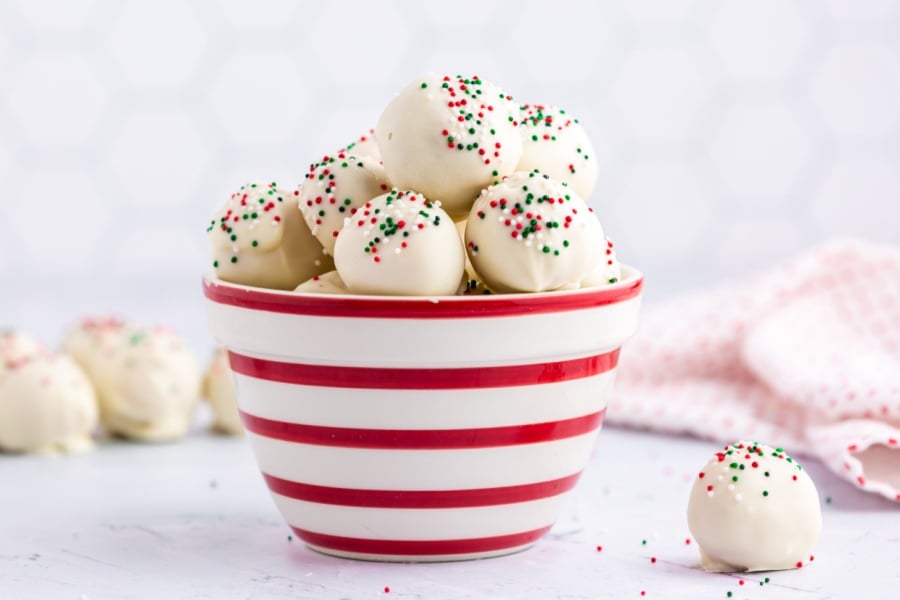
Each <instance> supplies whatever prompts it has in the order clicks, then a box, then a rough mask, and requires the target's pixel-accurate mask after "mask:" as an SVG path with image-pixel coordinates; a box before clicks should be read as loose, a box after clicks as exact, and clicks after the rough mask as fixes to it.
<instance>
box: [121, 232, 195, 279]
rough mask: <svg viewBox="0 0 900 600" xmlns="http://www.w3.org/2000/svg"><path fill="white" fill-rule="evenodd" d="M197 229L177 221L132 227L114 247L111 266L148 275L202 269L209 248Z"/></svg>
mask: <svg viewBox="0 0 900 600" xmlns="http://www.w3.org/2000/svg"><path fill="white" fill-rule="evenodd" d="M189 225H190V224H189ZM200 230H201V228H199V227H194V228H191V229H187V228H186V227H184V226H177V225H175V226H166V227H149V228H141V229H136V230H134V231H132V232H131V234H130V235H128V236H127V237H126V238H125V239H124V240H123V241H122V242H121V243H120V244H119V245H118V247H117V248H116V257H115V261H114V268H115V269H116V270H117V271H120V272H123V273H142V274H148V275H150V276H153V275H159V274H161V273H168V274H175V273H202V272H203V271H204V270H205V269H207V268H208V267H207V262H208V261H207V260H206V256H207V254H208V253H209V248H208V247H207V245H206V244H205V243H204V242H205V241H206V240H205V237H204V236H203V234H202V233H198V231H200Z"/></svg>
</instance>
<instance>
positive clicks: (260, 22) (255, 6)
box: [216, 0, 310, 30]
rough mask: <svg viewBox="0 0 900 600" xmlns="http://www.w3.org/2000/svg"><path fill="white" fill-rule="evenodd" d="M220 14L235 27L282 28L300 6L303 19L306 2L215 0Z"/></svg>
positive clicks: (306, 10) (296, 12) (290, 0)
mask: <svg viewBox="0 0 900 600" xmlns="http://www.w3.org/2000/svg"><path fill="white" fill-rule="evenodd" d="M216 4H217V5H218V6H219V9H220V10H221V13H222V15H224V16H225V18H226V19H227V20H228V21H229V23H230V24H231V25H232V26H233V27H235V28H236V29H240V30H244V29H282V28H285V27H290V26H291V25H292V21H293V20H294V18H295V17H296V16H297V14H298V12H299V10H300V8H301V7H303V8H304V14H303V15H302V16H303V18H304V19H306V18H307V16H308V15H307V13H308V12H310V9H309V8H308V7H309V5H308V4H303V3H300V2H295V1H294V0H254V1H253V2H247V1H246V0H217V2H216Z"/></svg>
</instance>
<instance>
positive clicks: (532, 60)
mask: <svg viewBox="0 0 900 600" xmlns="http://www.w3.org/2000/svg"><path fill="white" fill-rule="evenodd" d="M599 5H601V3H596V4H594V5H592V11H591V12H592V13H593V12H595V11H596V10H597V7H598V6H599ZM579 6H583V5H582V4H580V3H579V2H575V1H573V0H557V1H556V2H554V3H553V4H552V5H550V6H548V4H547V3H546V2H542V1H540V0H531V1H530V2H527V3H526V4H524V6H522V7H521V8H519V9H517V10H516V11H515V12H514V14H513V15H511V16H510V24H511V25H512V29H510V31H509V35H510V36H511V37H510V46H511V47H512V48H515V49H516V50H518V52H519V56H520V58H521V61H522V64H523V65H524V67H525V68H527V69H528V71H529V72H530V74H531V77H532V78H534V79H537V80H540V81H545V82H549V83H555V82H573V83H574V82H577V83H579V84H580V83H583V82H584V79H585V75H586V74H587V73H591V72H592V70H593V69H594V67H595V65H596V64H597V62H598V61H599V59H600V57H601V56H602V55H603V54H604V53H606V52H607V50H608V48H609V46H610V45H611V44H612V31H611V29H610V25H611V24H610V23H609V22H608V21H607V20H606V19H604V18H602V15H594V14H592V15H591V17H592V18H580V19H579V18H574V19H573V18H572V15H573V14H578V13H579V12H582V11H581V10H579Z"/></svg>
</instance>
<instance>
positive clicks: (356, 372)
mask: <svg viewBox="0 0 900 600" xmlns="http://www.w3.org/2000/svg"><path fill="white" fill-rule="evenodd" d="M228 356H229V359H230V362H231V369H232V371H235V372H236V373H240V374H241V375H246V376H248V377H254V378H256V379H265V380H266V381H278V382H281V383H292V384H299V385H311V386H318V387H332V388H353V389H378V390H461V389H471V388H496V387H517V386H523V385H535V384H540V383H558V382H560V381H569V380H571V379H582V378H584V377H591V376H592V375H599V374H600V373H605V372H607V371H610V370H612V369H614V368H615V366H616V365H617V364H618V362H619V349H618V348H616V349H615V350H611V351H610V352H605V353H603V354H598V355H596V356H587V357H583V358H575V359H571V360H562V361H558V362H548V363H539V364H534V365H509V366H504V367H461V368H453V369H387V368H381V367H338V366H332V365H307V364H301V363H286V362H278V361H274V360H266V359H263V358H254V357H252V356H244V355H243V354H237V353H235V352H229V353H228Z"/></svg>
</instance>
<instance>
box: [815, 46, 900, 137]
mask: <svg viewBox="0 0 900 600" xmlns="http://www.w3.org/2000/svg"><path fill="white" fill-rule="evenodd" d="M812 94H813V102H814V103H815V105H816V107H817V108H818V110H819V112H820V113H821V115H822V118H823V119H824V120H825V122H826V124H827V125H828V126H829V127H830V128H831V129H832V130H833V131H834V132H835V133H837V134H839V135H848V136H852V135H872V136H883V135H891V134H892V133H893V134H894V135H896V133H897V132H896V131H893V132H892V130H894V129H895V128H896V127H898V125H900V57H898V53H897V49H896V48H892V47H890V46H888V45H887V44H838V45H836V46H834V47H832V48H831V49H830V50H829V51H828V53H827V54H826V56H825V60H824V61H823V62H822V64H821V66H820V67H819V70H818V72H817V73H816V76H815V79H814V81H813V85H812Z"/></svg>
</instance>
